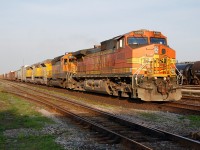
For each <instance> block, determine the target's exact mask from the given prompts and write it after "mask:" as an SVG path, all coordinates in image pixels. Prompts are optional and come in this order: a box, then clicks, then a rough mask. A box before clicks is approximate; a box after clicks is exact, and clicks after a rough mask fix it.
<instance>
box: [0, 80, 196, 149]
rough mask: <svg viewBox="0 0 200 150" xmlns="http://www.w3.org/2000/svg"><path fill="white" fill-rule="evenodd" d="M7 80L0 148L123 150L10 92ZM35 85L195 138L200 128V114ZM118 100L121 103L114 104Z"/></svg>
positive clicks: (0, 106) (0, 97) (2, 87)
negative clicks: (170, 110)
mask: <svg viewBox="0 0 200 150" xmlns="http://www.w3.org/2000/svg"><path fill="white" fill-rule="evenodd" d="M6 82H8V81H6ZM6 82H5V81H2V80H0V120H1V121H0V149H13V148H14V149H15V148H16V149H120V147H118V146H117V145H107V144H102V143H101V142H98V140H95V138H94V136H92V135H91V134H90V133H88V131H87V130H84V129H83V128H80V127H79V126H78V125H74V124H73V123H72V122H71V121H70V120H68V119H66V118H64V117H63V116H61V115H59V114H57V113H52V112H49V111H48V109H47V108H46V107H43V106H39V105H38V104H35V103H32V102H28V101H27V100H25V99H22V98H20V97H17V96H15V95H12V94H10V93H8V89H9V88H11V87H9V85H8V84H6ZM25 86H27V88H28V87H30V86H33V85H25ZM34 88H36V89H38V90H41V91H44V92H51V93H54V94H57V95H61V96H65V97H68V98H70V99H73V100H75V101H77V102H81V103H86V104H87V105H89V106H92V107H94V108H98V109H100V110H103V111H106V112H110V113H114V114H116V115H120V116H121V117H123V118H128V119H129V120H130V121H132V122H137V123H140V124H143V125H145V126H149V127H153V128H157V129H161V130H165V131H169V132H172V133H175V134H178V135H183V136H186V137H190V138H192V137H194V136H196V133H198V132H199V131H200V116H199V115H183V114H176V113H170V112H164V111H157V110H156V111H153V110H151V109H149V108H148V107H147V106H146V105H144V103H135V107H134V108H130V107H128V105H129V104H131V105H133V104H132V103H130V102H127V103H126V102H125V101H127V100H125V101H124V100H121V101H120V100H117V98H107V97H104V96H99V95H91V94H87V93H81V92H72V91H67V90H64V89H54V88H49V87H39V86H35V87H34ZM94 99H95V101H94ZM108 99H110V102H109V103H108V102H107V101H108ZM117 101H118V105H113V103H115V104H116V102H117ZM121 104H123V106H122V105H121ZM157 105H159V104H157ZM126 106H127V107H126ZM141 106H143V107H144V108H142V107H141ZM145 107H146V108H145Z"/></svg>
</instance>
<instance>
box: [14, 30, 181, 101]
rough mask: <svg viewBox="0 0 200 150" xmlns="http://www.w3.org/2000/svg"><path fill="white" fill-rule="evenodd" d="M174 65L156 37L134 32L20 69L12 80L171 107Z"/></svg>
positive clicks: (151, 33) (170, 51)
mask: <svg viewBox="0 0 200 150" xmlns="http://www.w3.org/2000/svg"><path fill="white" fill-rule="evenodd" d="M175 62H176V53H175V51H174V50H173V49H171V48H170V47H169V46H168V44H167V38H166V37H165V36H164V35H163V34H162V33H161V32H156V31H148V30H138V31H132V32H129V33H126V34H123V35H120V36H117V37H114V38H112V39H109V40H106V41H103V42H101V45H99V46H94V47H93V48H90V49H83V50H78V51H75V52H71V53H66V54H65V55H62V56H59V57H56V58H54V59H52V60H46V61H43V62H41V63H37V64H34V65H32V66H28V67H26V66H24V67H22V68H21V69H20V70H18V71H15V75H14V77H13V78H15V80H20V81H24V82H33V83H39V84H46V85H48V86H59V87H63V88H67V89H73V90H79V91H89V92H96V93H104V94H109V95H113V96H120V97H130V98H140V99H141V100H143V101H171V100H175V101H176V100H179V99H180V98H181V90H180V88H179V81H178V80H177V76H176V70H175V68H176V67H175Z"/></svg>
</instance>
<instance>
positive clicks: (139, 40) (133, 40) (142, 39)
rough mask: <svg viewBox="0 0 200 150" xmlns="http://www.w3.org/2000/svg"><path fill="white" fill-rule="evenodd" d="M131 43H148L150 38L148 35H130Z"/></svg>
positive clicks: (129, 40) (129, 42)
mask: <svg viewBox="0 0 200 150" xmlns="http://www.w3.org/2000/svg"><path fill="white" fill-rule="evenodd" d="M128 44H129V45H132V44H133V45H142V44H148V39H147V38H146V37H130V38H128Z"/></svg>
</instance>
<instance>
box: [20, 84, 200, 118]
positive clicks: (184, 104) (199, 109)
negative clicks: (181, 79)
mask: <svg viewBox="0 0 200 150" xmlns="http://www.w3.org/2000/svg"><path fill="white" fill-rule="evenodd" d="M21 86H24V87H26V88H27V89H31V90H34V91H35V92H40V91H39V90H37V89H33V88H29V87H28V86H25V85H24V84H21ZM31 86H32V84H31ZM40 87H43V86H40ZM45 89H46V87H45ZM47 95H49V94H47ZM50 95H51V96H53V95H52V94H50ZM54 96H55V95H54ZM57 98H60V97H57ZM186 99H187V101H186ZM183 100H185V101H183ZM188 100H190V101H188ZM191 100H192V101H191ZM199 102H200V101H199V100H198V99H195V98H193V97H191V96H184V97H183V98H182V100H181V101H177V102H167V103H163V104H158V103H156V104H155V105H157V107H158V109H159V110H163V111H169V112H178V113H182V114H189V115H199V114H200V103H199ZM149 105H151V104H149Z"/></svg>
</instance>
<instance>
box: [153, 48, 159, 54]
mask: <svg viewBox="0 0 200 150" xmlns="http://www.w3.org/2000/svg"><path fill="white" fill-rule="evenodd" d="M154 53H156V54H158V46H154Z"/></svg>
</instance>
